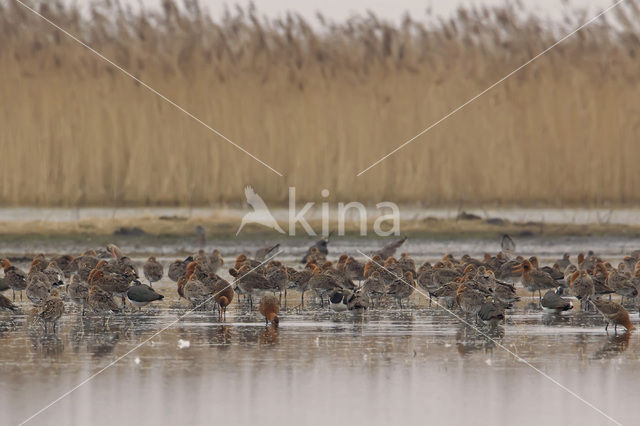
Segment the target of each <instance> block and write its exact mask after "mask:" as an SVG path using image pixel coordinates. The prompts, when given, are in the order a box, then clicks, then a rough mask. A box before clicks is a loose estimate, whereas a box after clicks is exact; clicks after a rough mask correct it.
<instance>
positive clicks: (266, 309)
mask: <svg viewBox="0 0 640 426" xmlns="http://www.w3.org/2000/svg"><path fill="white" fill-rule="evenodd" d="M258 310H259V311H260V313H261V314H262V315H263V316H264V320H265V324H266V325H268V324H269V322H271V324H273V326H274V327H278V325H279V324H280V319H279V318H278V312H280V304H279V303H278V299H277V298H276V297H275V296H272V295H270V294H268V295H265V296H263V297H262V299H260V304H259V305H258Z"/></svg>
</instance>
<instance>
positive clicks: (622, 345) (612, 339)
mask: <svg viewBox="0 0 640 426" xmlns="http://www.w3.org/2000/svg"><path fill="white" fill-rule="evenodd" d="M630 339H631V332H630V331H627V332H624V333H622V334H617V335H609V336H607V339H606V341H605V343H604V345H602V348H600V349H599V350H597V351H596V353H595V354H594V355H593V357H594V358H595V359H607V358H614V357H616V356H618V355H620V354H621V353H622V352H624V351H626V350H627V348H628V347H629V340H630Z"/></svg>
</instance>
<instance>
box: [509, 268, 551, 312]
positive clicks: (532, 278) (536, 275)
mask: <svg viewBox="0 0 640 426" xmlns="http://www.w3.org/2000/svg"><path fill="white" fill-rule="evenodd" d="M513 272H516V273H521V274H522V284H523V285H524V287H525V288H526V289H527V290H529V291H530V292H531V293H533V294H535V292H536V291H537V292H538V303H541V302H542V290H548V289H551V288H557V287H559V286H560V284H559V283H558V282H557V281H556V280H555V279H553V277H552V276H551V275H549V274H548V273H546V272H543V271H540V270H539V269H535V268H534V267H533V264H532V263H531V261H529V260H526V259H525V260H523V261H522V262H521V263H520V265H518V266H516V267H514V268H513ZM533 297H535V296H533Z"/></svg>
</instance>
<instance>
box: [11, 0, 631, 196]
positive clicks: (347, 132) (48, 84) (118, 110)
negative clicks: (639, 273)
mask: <svg viewBox="0 0 640 426" xmlns="http://www.w3.org/2000/svg"><path fill="white" fill-rule="evenodd" d="M37 7H38V8H39V10H40V11H41V12H42V13H43V14H44V15H45V16H47V17H48V18H50V19H51V20H52V21H54V22H56V23H57V24H58V25H60V26H61V27H63V28H65V29H67V30H68V31H70V32H71V33H73V34H76V35H77V36H79V37H80V38H82V39H83V40H84V41H86V42H87V43H88V44H89V45H91V46H92V47H94V48H95V49H96V50H98V51H100V52H102V53H103V54H104V55H106V56H107V57H109V58H111V59H112V60H114V61H115V62H117V63H118V64H120V65H121V66H122V67H124V68H125V69H127V70H128V71H130V72H132V73H133V74H135V75H136V76H137V77H139V78H140V79H142V80H143V81H145V82H147V83H148V84H150V85H151V86H152V87H154V88H155V89H157V90H158V91H160V92H161V93H163V94H165V95H166V96H167V97H169V98H171V99H173V100H175V101H176V102H177V103H178V104H180V105H181V106H183V107H184V108H186V109H187V110H188V111H190V112H192V113H193V114H195V115H196V116H198V117H199V118H201V119H202V120H203V121H205V122H206V123H209V124H210V125H212V126H213V127H214V128H216V129H217V130H219V131H220V132H222V133H223V134H224V135H226V136H228V137H229V138H230V139H232V140H234V141H236V142H237V143H238V144H240V145H242V146H243V147H245V148H246V149H247V150H248V151H250V152H252V153H253V154H255V155H256V156H257V157H259V158H260V159H262V160H264V161H265V162H267V163H268V164H270V165H271V166H273V167H274V168H275V169H277V170H279V171H281V172H283V173H284V175H285V177H284V178H282V177H279V176H277V175H275V174H274V173H272V172H271V171H270V170H268V169H266V168H265V167H263V166H262V165H260V164H258V163H257V162H255V161H254V160H253V159H251V158H249V157H248V156H246V155H245V154H243V153H241V152H239V151H238V150H237V149H235V148H234V147H232V146H231V145H230V144H228V143H227V142H225V141H223V140H221V139H220V138H219V137H217V136H215V135H214V134H212V133H211V132H209V131H208V130H207V129H205V128H204V127H202V126H201V125H199V124H198V123H196V122H194V121H193V120H192V119H190V118H189V117H187V116H185V115H184V114H183V113H181V112H180V111H177V110H176V109H175V108H173V107H172V106H170V105H169V104H167V103H166V102H164V101H162V100H161V99H160V98H159V97H157V96H156V95H154V94H152V93H150V92H149V91H147V90H146V89H145V88H144V87H141V86H140V85H139V84H137V83H136V82H135V81H133V80H132V79H130V78H128V77H126V76H125V75H123V74H122V73H120V72H119V71H117V70H116V69H114V68H113V67H111V66H110V65H108V64H107V63H105V62H104V61H102V60H100V59H99V58H97V57H96V56H95V55H93V54H91V53H90V52H88V51H87V50H86V49H84V48H82V47H81V46H79V45H78V44H76V43H75V42H74V41H72V40H71V39H69V38H68V37H66V36H65V35H63V34H62V33H60V32H59V31H57V30H55V29H53V28H52V27H51V26H50V25H48V24H47V23H46V22H44V21H43V20H41V19H40V18H38V17H37V16H34V15H33V14H31V13H30V12H29V11H27V10H25V9H24V8H22V7H20V6H19V5H17V4H16V3H15V2H12V1H11V0H0V34H1V35H0V37H1V39H2V42H1V43H0V70H2V78H1V79H0V94H1V96H2V102H1V103H0V159H1V163H0V165H1V167H0V203H2V204H4V205H42V206H56V205H61V206H62V205H64V206H76V205H77V206H81V205H193V206H195V205H217V204H228V203H239V202H242V201H243V200H244V194H243V191H242V189H243V187H244V186H245V185H247V184H251V185H253V186H254V187H255V188H256V191H257V192H258V193H259V194H260V195H261V196H262V197H263V198H264V199H265V200H266V201H267V202H269V203H286V202H287V200H288V193H287V188H288V187H289V186H295V187H296V191H297V197H298V201H299V202H301V201H302V200H318V201H319V200H321V199H322V198H321V196H320V191H321V190H322V189H324V188H327V189H329V190H330V192H331V195H330V197H329V200H331V201H333V202H337V201H345V202H347V201H351V200H357V201H363V202H369V203H376V202H379V201H383V200H391V201H396V202H411V203H422V204H430V205H438V204H452V203H455V204H457V203H466V204H488V203H491V204H503V205H504V204H519V205H531V204H553V205H562V204H565V205H569V204H583V205H602V204H605V203H619V204H628V203H634V202H638V201H640V167H638V166H637V164H638V159H640V102H638V99H640V84H639V83H640V72H638V70H639V69H640V68H639V67H640V60H639V58H638V55H640V43H639V41H640V40H639V35H640V30H639V28H638V23H640V7H639V6H638V4H637V2H632V1H629V2H626V3H625V4H623V5H622V6H619V7H618V8H616V9H615V10H614V11H612V12H611V13H610V14H608V15H606V16H604V17H603V18H601V19H600V20H598V21H597V22H595V23H593V24H592V25H590V26H589V27H588V28H586V29H585V30H583V31H581V32H580V33H578V34H577V35H576V36H575V37H572V38H570V39H568V40H567V41H566V42H564V43H563V44H561V45H559V46H558V47H556V48H555V49H554V50H552V51H551V52H549V53H548V54H547V55H545V56H544V57H542V58H541V59H539V60H537V61H536V62H534V63H533V64H531V65H530V66H528V67H527V68H525V69H523V70H522V71H520V72H519V73H517V74H516V75H514V76H513V77H512V78H510V79H508V80H507V81H505V82H504V83H503V84H501V85H499V86H498V87H496V88H495V89H493V90H492V91H490V92H489V93H487V94H486V95H485V96H483V97H482V98H480V99H478V100H477V101H476V102H474V103H473V104H471V105H470V106H469V107H467V108H465V109H464V110H462V111H460V112H459V113H458V114H456V115H455V116H453V117H451V118H450V119H448V120H446V121H445V122H443V123H442V124H441V125H439V126H438V127H436V128H434V129H433V130H432V131H430V132H429V133H427V134H426V135H424V136H422V137H421V138H420V139H418V140H416V141H415V142H414V143H412V144H411V145H409V146H408V147H406V148H405V149H404V150H402V151H400V152H398V153H397V154H395V155H393V156H392V157H390V158H389V159H387V160H386V161H385V162H383V163H381V164H380V165H379V166H377V167H375V168H373V169H371V170H369V171H368V172H367V173H365V174H364V175H362V176H360V177H356V174H357V173H358V172H359V171H360V170H362V169H364V168H365V167H367V166H368V165H369V164H371V163H372V162H374V161H375V160H377V159H378V158H380V157H381V156H383V155H384V154H386V153H388V152H389V151H391V150H392V149H393V148H395V147H396V146H398V145H400V144H401V143H402V142H404V141H405V140H407V139H408V138H410V137H412V136H413V135H415V134H416V133H418V132H419V131H420V130H422V129H424V128H425V127H427V126H428V125H429V124H431V123H432V122H434V121H436V120H438V119H440V118H441V117H442V116H443V115H445V114H446V113H447V112H449V111H450V110H452V109H454V108H456V107H457V106H458V105H460V104H462V103H463V102H465V101H466V100H467V99H469V98H470V97H472V96H474V95H475V94H477V93H478V92H480V91H481V90H484V89H485V88H486V87H488V86H489V85H490V84H492V83H493V82H495V81H496V80H498V79H500V78H501V77H503V76H504V75H505V74H507V73H509V72H510V71H512V70H514V69H515V68H516V67H518V66H520V65H521V64H522V63H524V62H525V61H527V60H528V59H530V58H531V57H533V56H534V55H536V54H538V53H539V52H541V51H542V50H544V49H545V48H547V47H548V46H550V45H551V44H553V43H554V42H555V40H557V39H558V38H560V37H562V36H563V35H564V34H566V33H568V32H570V31H571V30H573V29H574V28H576V27H577V26H578V25H580V24H581V23H582V22H584V21H586V20H587V19H588V18H590V17H589V16H586V15H581V14H579V13H577V14H576V16H575V17H573V16H572V17H569V16H568V17H567V19H566V20H565V21H564V22H562V23H557V22H555V23H554V22H547V21H544V20H542V19H540V18H536V17H535V16H525V15H523V14H522V13H521V12H519V11H518V10H517V9H516V8H515V7H513V6H502V7H495V8H477V9H474V8H471V9H461V10H460V11H459V12H458V14H457V16H455V17H454V18H452V19H447V20H444V19H437V18H436V17H431V18H430V19H427V20H425V21H422V20H420V21H418V20H414V19H412V18H411V17H406V19H404V21H403V22H402V23H401V24H399V25H392V24H390V23H388V22H385V21H384V20H382V19H380V18H378V17H376V16H373V15H365V16H360V17H354V18H351V19H349V20H347V21H345V22H331V21H328V20H326V19H325V18H323V17H322V16H321V15H318V18H317V22H315V23H313V24H311V23H309V22H306V21H305V20H304V19H302V18H301V17H299V16H296V15H294V14H290V15H287V16H286V17H285V18H283V19H280V20H274V19H266V18H264V17H263V16H262V15H261V14H260V13H259V11H258V10H256V9H255V8H253V7H250V8H248V9H240V8H236V9H233V10H229V11H228V13H227V14H226V16H225V17H224V18H222V19H220V20H213V19H212V18H211V17H210V16H209V15H208V14H207V13H206V12H205V11H203V10H202V8H201V6H200V5H199V4H198V2H196V1H186V2H184V3H180V4H178V3H175V2H173V1H171V0H166V1H165V2H164V7H163V9H162V10H158V11H150V10H142V11H138V10H131V9H126V8H123V7H121V6H120V5H119V4H118V2H113V1H106V0H105V1H104V2H100V1H98V2H93V3H92V6H90V7H89V9H88V10H82V11H81V10H78V9H76V8H75V7H74V6H65V5H61V4H55V3H53V4H52V5H51V4H50V5H48V6H47V5H41V6H37Z"/></svg>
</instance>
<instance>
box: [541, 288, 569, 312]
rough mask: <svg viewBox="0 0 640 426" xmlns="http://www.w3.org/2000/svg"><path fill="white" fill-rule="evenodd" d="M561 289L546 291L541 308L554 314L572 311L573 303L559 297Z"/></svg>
mask: <svg viewBox="0 0 640 426" xmlns="http://www.w3.org/2000/svg"><path fill="white" fill-rule="evenodd" d="M561 294H562V287H558V288H557V289H556V290H548V291H547V292H546V293H545V294H544V296H543V297H542V302H541V304H542V308H543V309H545V310H548V311H552V312H554V313H560V312H565V311H569V310H571V309H573V303H572V302H571V301H570V300H569V299H565V298H564V297H562V296H561Z"/></svg>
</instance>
